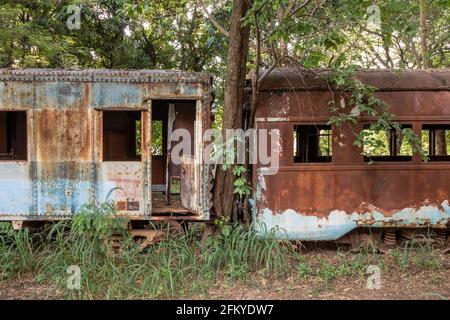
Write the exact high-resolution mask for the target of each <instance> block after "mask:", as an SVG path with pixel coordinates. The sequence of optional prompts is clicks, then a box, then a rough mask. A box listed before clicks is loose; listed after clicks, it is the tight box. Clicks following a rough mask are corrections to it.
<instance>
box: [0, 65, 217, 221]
mask: <svg viewBox="0 0 450 320" xmlns="http://www.w3.org/2000/svg"><path fill="white" fill-rule="evenodd" d="M211 85H212V77H211V76H210V75H207V74H200V73H190V72H176V71H152V70H145V71H118V70H117V71H114V70H47V69H24V70H10V69H3V70H0V221H12V222H13V225H14V226H16V227H17V228H19V227H20V226H21V225H23V224H24V223H27V222H29V221H45V220H58V219H68V218H70V217H72V216H73V215H74V214H75V213H76V212H77V211H78V210H80V208H81V207H82V206H83V205H84V204H87V203H102V202H105V201H111V202H113V203H114V204H115V206H116V208H117V213H118V214H119V215H121V216H126V217H128V218H129V219H130V220H168V219H178V220H184V219H187V220H191V221H192V220H194V221H204V220H208V219H209V212H210V207H211V197H210V189H211V187H210V186H211V180H210V179H209V178H208V177H209V176H210V172H208V171H207V170H205V168H206V169H207V168H208V167H204V166H201V165H198V164H197V163H202V161H201V157H202V152H201V151H202V148H203V146H202V143H201V139H200V137H201V135H202V132H203V131H204V130H205V129H206V128H209V127H210V121H211V116H210V112H211V102H212V99H211V91H212V89H211ZM152 125H153V126H152ZM152 127H153V129H152ZM176 128H183V129H185V130H187V131H189V132H190V133H191V136H192V140H193V141H192V144H191V146H192V147H191V150H187V151H185V153H184V154H183V155H182V158H183V162H182V163H181V164H174V163H172V162H170V157H169V156H168V155H169V153H170V150H171V148H173V147H174V145H175V144H176V142H174V143H172V142H171V141H170V140H171V139H167V137H168V136H170V135H171V132H173V131H174V130H175V129H176ZM155 130H159V131H157V132H159V136H160V139H159V140H160V141H159V145H157V146H156V150H154V152H152V132H155ZM171 143H172V144H171ZM153 149H154V148H153ZM197 160H198V161H197Z"/></svg>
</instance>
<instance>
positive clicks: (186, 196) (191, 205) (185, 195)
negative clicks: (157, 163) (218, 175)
mask: <svg viewBox="0 0 450 320" xmlns="http://www.w3.org/2000/svg"><path fill="white" fill-rule="evenodd" d="M195 166H196V165H195V158H194V157H193V156H185V155H184V156H183V157H182V163H181V165H180V194H181V205H182V206H183V207H184V208H186V209H188V210H189V211H191V212H194V213H196V211H197V210H196V209H197V207H198V206H197V198H198V192H197V188H196V179H195V171H196V170H195Z"/></svg>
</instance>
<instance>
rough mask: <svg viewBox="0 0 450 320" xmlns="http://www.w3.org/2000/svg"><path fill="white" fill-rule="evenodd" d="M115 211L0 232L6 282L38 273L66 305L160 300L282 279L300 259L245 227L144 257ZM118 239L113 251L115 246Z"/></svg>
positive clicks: (186, 237)
mask: <svg viewBox="0 0 450 320" xmlns="http://www.w3.org/2000/svg"><path fill="white" fill-rule="evenodd" d="M125 226H126V224H125V223H124V221H121V220H120V219H117V218H116V217H115V210H114V207H113V206H111V205H109V204H102V205H100V206H92V205H89V206H85V207H84V208H83V209H82V210H81V211H80V212H79V213H78V214H77V215H76V216H75V217H74V219H73V220H71V221H61V222H58V223H55V224H53V225H51V226H48V227H46V228H45V230H43V231H41V232H39V233H36V234H33V235H30V234H29V233H28V231H27V230H22V231H13V230H11V228H10V227H7V226H6V225H3V226H2V229H0V265H2V269H1V273H0V281H1V280H7V279H10V278H12V277H14V276H16V275H18V274H21V273H22V274H23V273H33V274H34V275H35V278H36V279H38V281H41V282H43V283H46V284H50V285H52V286H54V288H55V289H59V292H62V293H63V294H64V295H65V296H66V297H68V298H83V299H96V298H104V299H118V298H135V299H136V298H160V297H173V296H177V297H179V296H183V295H195V294H203V293H206V292H207V290H208V288H210V287H211V286H212V285H214V284H215V283H216V281H217V280H218V279H222V278H224V279H229V280H233V281H234V280H237V281H247V280H248V279H249V275H250V274H251V273H253V272H255V271H257V272H259V273H260V274H265V275H270V276H271V277H277V276H282V275H284V274H285V273H286V272H287V271H288V269H289V267H288V266H289V265H290V264H291V263H290V260H291V259H292V257H293V256H295V254H296V253H295V252H294V250H293V249H292V247H291V245H290V243H289V242H287V241H279V240H276V239H275V237H274V232H272V231H269V232H267V234H266V236H265V237H261V236H258V235H257V234H256V233H255V232H254V231H253V228H251V227H246V226H243V225H235V226H231V225H229V224H224V225H223V226H221V227H220V230H221V232H220V234H219V235H218V236H214V237H210V238H208V239H207V240H206V241H203V242H202V241H200V240H199V237H198V234H199V230H198V229H199V227H193V228H190V229H189V230H188V232H187V233H185V234H183V235H178V236H172V237H170V238H169V239H167V240H166V241H162V242H160V243H158V244H154V245H152V246H150V247H148V248H147V249H146V250H145V251H142V250H140V248H139V246H138V245H137V244H135V243H134V242H133V241H132V239H130V238H129V237H128V235H127V232H126V228H125ZM117 236H119V237H120V238H119V240H118V241H116V242H114V243H112V241H111V239H113V238H114V237H117ZM71 265H75V266H78V267H79V268H80V270H81V289H80V290H69V289H67V285H66V281H67V277H68V275H67V274H66V270H67V268H68V267H69V266H71Z"/></svg>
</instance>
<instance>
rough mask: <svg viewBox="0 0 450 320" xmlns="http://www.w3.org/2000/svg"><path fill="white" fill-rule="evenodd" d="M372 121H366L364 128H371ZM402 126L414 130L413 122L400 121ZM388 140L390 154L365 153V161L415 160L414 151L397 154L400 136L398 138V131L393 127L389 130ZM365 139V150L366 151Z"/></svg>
mask: <svg viewBox="0 0 450 320" xmlns="http://www.w3.org/2000/svg"><path fill="white" fill-rule="evenodd" d="M370 125H371V123H365V124H363V128H362V130H366V129H369V128H370ZM400 126H401V128H402V129H411V130H413V125H412V124H411V123H400ZM388 142H389V146H388V149H389V155H386V156H383V155H376V156H367V155H364V162H377V163H380V162H381V163H384V162H394V163H398V162H406V163H410V162H413V156H414V153H412V154H411V155H397V143H398V138H397V131H396V130H395V129H393V128H391V129H390V130H389V138H388ZM364 147H365V144H364V141H363V146H362V148H363V152H364Z"/></svg>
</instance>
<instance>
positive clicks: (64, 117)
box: [0, 69, 450, 240]
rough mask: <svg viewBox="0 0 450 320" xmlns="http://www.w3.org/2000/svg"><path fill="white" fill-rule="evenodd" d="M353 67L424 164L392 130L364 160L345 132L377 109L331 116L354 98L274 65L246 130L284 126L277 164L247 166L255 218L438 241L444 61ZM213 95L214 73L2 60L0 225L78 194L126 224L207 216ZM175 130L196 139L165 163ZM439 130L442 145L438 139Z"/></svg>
mask: <svg viewBox="0 0 450 320" xmlns="http://www.w3.org/2000/svg"><path fill="white" fill-rule="evenodd" d="M356 77H357V78H359V79H360V80H361V81H362V82H363V83H365V84H368V85H372V86H375V87H377V88H378V90H377V92H376V96H377V97H378V98H379V99H381V100H382V101H384V102H385V103H386V104H388V105H390V107H391V112H392V113H393V114H394V115H395V119H396V121H397V122H398V123H400V124H401V125H402V126H403V127H405V128H411V130H412V131H413V132H415V133H416V134H417V135H418V136H419V137H422V140H423V144H424V148H426V149H427V150H426V152H427V153H428V154H429V158H430V160H429V161H427V162H424V161H422V160H421V159H420V157H419V156H418V155H417V154H413V153H412V152H411V150H408V148H405V147H403V146H397V145H396V141H398V139H397V138H398V137H396V136H395V132H389V133H387V138H386V139H387V144H388V147H387V150H384V151H383V152H382V153H381V154H379V155H375V156H373V158H372V159H367V158H365V157H364V156H363V155H362V150H361V149H360V148H358V147H357V146H355V145H354V144H353V140H354V135H353V131H352V130H355V129H356V130H365V128H366V124H369V123H371V122H373V121H374V120H375V119H374V118H371V117H364V116H363V117H362V118H361V123H359V124H358V125H357V126H354V127H350V126H343V127H341V128H338V127H335V126H330V125H328V124H327V123H328V120H329V118H330V116H331V113H330V105H329V103H330V101H331V100H335V101H338V102H339V103H340V104H341V107H342V108H343V109H346V108H352V106H350V105H349V104H348V101H347V99H346V98H345V95H344V94H343V93H342V92H338V91H336V90H333V89H330V86H329V84H328V83H326V82H325V81H324V80H323V77H320V76H317V75H316V74H312V73H300V72H294V71H289V70H274V71H273V72H271V73H270V74H269V75H268V76H267V77H265V78H264V80H263V82H262V83H261V84H260V90H259V93H258V97H257V102H256V115H255V128H256V129H257V130H258V129H267V130H271V129H276V130H278V132H279V133H280V135H279V141H278V142H277V144H278V146H279V150H280V154H279V168H278V171H277V173H276V174H273V175H269V174H266V173H267V172H266V171H265V169H266V165H263V164H261V163H257V164H255V165H253V167H252V189H253V196H252V199H251V200H250V202H251V207H252V209H253V210H252V212H253V220H254V221H256V222H258V223H256V224H255V228H256V229H257V230H259V231H262V230H263V228H264V229H272V228H277V229H276V230H278V231H277V232H276V234H277V235H278V236H279V237H280V238H288V239H291V240H338V239H344V238H345V237H346V235H349V234H354V233H355V232H354V231H357V232H359V230H384V233H383V234H384V236H385V237H386V238H387V239H388V240H389V239H391V240H392V239H394V240H395V237H396V235H395V232H396V230H398V229H411V228H422V229H433V230H438V234H439V236H440V237H441V238H446V237H447V233H448V231H447V230H448V228H449V223H450V204H449V201H450V71H448V70H447V71H405V72H402V73H396V72H390V71H364V72H360V73H358V74H357V75H356ZM250 88H251V86H249V89H250ZM249 96H250V95H249ZM212 100H213V99H212V77H211V75H208V74H202V73H193V72H178V71H152V70H140V71H138V70H136V71H123V70H122V71H119V70H47V69H28V70H27V69H25V70H10V69H3V70H0V221H12V222H13V224H14V225H15V226H16V227H20V226H21V225H22V224H24V223H25V224H26V223H28V222H30V221H48V220H58V219H70V218H71V217H72V216H73V215H74V214H75V213H76V212H77V211H78V210H80V208H81V207H82V206H83V205H84V204H86V203H95V202H97V203H99V202H105V201H111V202H113V203H114V204H115V206H116V208H117V213H118V214H119V215H121V216H125V217H127V218H129V219H130V220H133V221H151V220H158V221H166V220H177V221H182V220H186V221H208V220H209V219H210V214H211V211H212V210H211V209H212V207H213V203H212V197H211V191H212V190H211V189H212V184H213V183H212V182H213V181H212V180H213V170H212V167H211V166H210V165H209V164H204V161H203V159H202V157H203V151H204V149H205V148H206V142H204V141H203V139H202V136H203V134H204V133H205V131H206V130H207V129H209V128H210V127H211V104H212ZM249 104H250V101H249V99H248V100H247V101H246V104H245V105H247V106H248V105H249ZM244 109H245V108H244ZM179 128H181V129H184V130H186V131H188V132H189V133H190V134H191V135H190V136H191V137H192V138H191V139H192V141H191V150H187V151H186V150H185V151H184V154H182V160H183V161H182V162H181V164H175V163H172V162H171V159H170V154H171V150H172V148H173V147H175V146H176V144H177V142H176V141H172V139H169V137H171V136H172V133H173V132H174V130H176V129H179ZM442 135H444V137H445V139H447V140H445V141H447V145H446V146H445V148H444V149H445V150H441V149H442V145H437V142H436V141H438V139H437V137H438V136H440V137H442ZM156 136H158V137H159V138H158V139H156ZM156 140H158V141H156ZM269 149H270V148H269ZM368 160H370V162H368ZM372 162H373V163H372ZM352 231H353V232H352ZM357 234H358V233H357Z"/></svg>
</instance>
